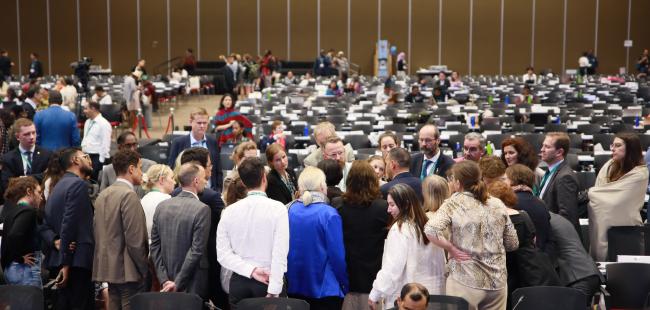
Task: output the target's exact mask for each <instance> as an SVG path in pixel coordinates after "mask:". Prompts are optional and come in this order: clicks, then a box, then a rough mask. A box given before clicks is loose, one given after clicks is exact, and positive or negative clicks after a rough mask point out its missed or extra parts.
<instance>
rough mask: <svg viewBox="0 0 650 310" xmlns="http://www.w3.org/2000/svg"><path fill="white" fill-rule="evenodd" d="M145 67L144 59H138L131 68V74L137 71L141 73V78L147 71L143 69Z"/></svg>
mask: <svg viewBox="0 0 650 310" xmlns="http://www.w3.org/2000/svg"><path fill="white" fill-rule="evenodd" d="M146 65H147V61H146V60H145V59H139V60H138V63H137V64H136V65H135V66H134V67H133V69H132V70H131V72H136V71H139V72H140V73H142V74H141V75H142V76H146V75H147V69H146V68H145V66H146ZM138 78H140V77H138Z"/></svg>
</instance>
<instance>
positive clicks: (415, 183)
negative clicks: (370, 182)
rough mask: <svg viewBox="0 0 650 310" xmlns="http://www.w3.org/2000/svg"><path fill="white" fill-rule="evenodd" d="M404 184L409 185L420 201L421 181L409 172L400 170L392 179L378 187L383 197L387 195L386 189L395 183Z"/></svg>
mask: <svg viewBox="0 0 650 310" xmlns="http://www.w3.org/2000/svg"><path fill="white" fill-rule="evenodd" d="M400 183H403V184H406V185H408V186H410V187H411V188H412V189H413V190H414V191H415V193H416V194H417V195H418V198H420V202H422V201H423V200H422V182H421V181H420V178H416V177H414V176H413V175H411V173H410V172H402V173H400V174H398V175H396V176H395V177H393V180H391V181H390V182H388V183H386V184H384V185H382V186H381V188H379V189H380V190H381V194H382V195H384V199H386V198H387V197H388V190H389V189H390V188H391V187H393V186H394V185H395V184H400Z"/></svg>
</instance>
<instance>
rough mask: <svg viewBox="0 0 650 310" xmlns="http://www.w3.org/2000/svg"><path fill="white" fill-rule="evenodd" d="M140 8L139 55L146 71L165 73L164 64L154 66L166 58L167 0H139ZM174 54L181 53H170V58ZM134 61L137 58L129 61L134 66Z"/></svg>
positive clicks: (135, 61) (149, 72)
mask: <svg viewBox="0 0 650 310" xmlns="http://www.w3.org/2000/svg"><path fill="white" fill-rule="evenodd" d="M140 10H141V11H140V29H141V30H140V51H141V57H142V58H143V59H145V60H146V61H147V65H146V67H147V73H148V74H156V73H158V72H160V73H167V67H166V66H162V67H160V68H156V67H157V66H158V65H160V64H162V63H163V62H165V61H167V60H168V59H167V1H166V0H140ZM172 12H173V10H172ZM170 13H171V12H170ZM172 14H173V13H172ZM172 16H173V15H172ZM174 32H175V31H174V30H173V28H172V32H171V33H174ZM172 42H173V41H172ZM173 47H174V45H173V44H172V48H173ZM183 47H185V46H183ZM175 56H182V54H180V55H175V54H174V53H172V54H171V57H172V58H173V57H175ZM136 63H137V59H133V60H132V61H131V67H133V66H135V65H136ZM156 71H158V72H156Z"/></svg>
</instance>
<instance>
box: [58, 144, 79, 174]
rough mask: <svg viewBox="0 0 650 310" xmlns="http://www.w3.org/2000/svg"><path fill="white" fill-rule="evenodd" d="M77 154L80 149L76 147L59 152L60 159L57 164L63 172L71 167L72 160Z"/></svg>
mask: <svg viewBox="0 0 650 310" xmlns="http://www.w3.org/2000/svg"><path fill="white" fill-rule="evenodd" d="M77 152H81V148H78V147H69V148H67V149H65V150H63V151H62V152H61V157H59V162H60V163H61V167H63V170H68V169H70V167H71V166H72V158H74V157H75V155H77Z"/></svg>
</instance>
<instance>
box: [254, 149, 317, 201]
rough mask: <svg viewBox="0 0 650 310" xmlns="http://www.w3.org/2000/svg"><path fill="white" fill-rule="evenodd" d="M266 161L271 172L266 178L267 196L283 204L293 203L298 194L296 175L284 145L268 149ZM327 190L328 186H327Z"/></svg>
mask: <svg viewBox="0 0 650 310" xmlns="http://www.w3.org/2000/svg"><path fill="white" fill-rule="evenodd" d="M266 160H267V163H268V165H269V167H270V168H271V171H270V172H269V174H268V175H267V176H266V179H267V181H268V183H269V186H268V187H267V188H266V195H267V196H268V197H269V198H271V199H273V200H277V201H279V202H281V203H283V204H287V203H289V202H291V201H292V200H293V199H294V198H295V197H296V196H297V192H298V182H297V180H296V174H295V173H294V172H293V170H292V169H289V160H288V158H287V153H285V151H284V147H282V145H280V144H277V143H274V144H271V146H269V147H268V148H267V149H266ZM325 188H326V189H327V185H326V186H325Z"/></svg>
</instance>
